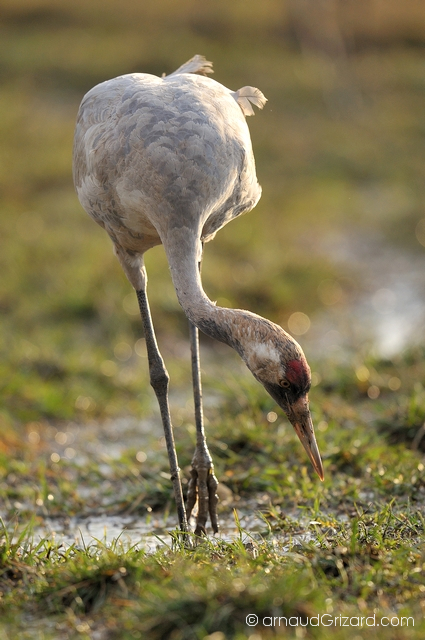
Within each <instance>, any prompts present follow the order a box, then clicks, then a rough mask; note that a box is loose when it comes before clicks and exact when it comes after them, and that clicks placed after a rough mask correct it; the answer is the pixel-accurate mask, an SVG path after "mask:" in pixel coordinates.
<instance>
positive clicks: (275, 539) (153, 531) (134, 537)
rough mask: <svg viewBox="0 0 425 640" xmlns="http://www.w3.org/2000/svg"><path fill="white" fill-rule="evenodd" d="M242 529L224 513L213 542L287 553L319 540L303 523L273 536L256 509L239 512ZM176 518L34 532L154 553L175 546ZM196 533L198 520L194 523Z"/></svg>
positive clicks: (68, 524) (87, 520)
mask: <svg viewBox="0 0 425 640" xmlns="http://www.w3.org/2000/svg"><path fill="white" fill-rule="evenodd" d="M238 519H239V526H238V525H237V524H236V522H235V518H234V515H233V513H231V512H230V510H229V513H227V514H221V515H220V518H219V522H220V533H219V534H218V535H217V536H214V537H213V539H215V540H217V539H222V540H225V541H227V542H231V541H232V540H236V539H242V541H243V542H244V543H245V544H246V543H249V542H253V543H254V544H255V542H259V541H262V540H264V539H267V540H268V541H269V542H270V543H271V544H273V545H274V546H275V547H277V548H279V550H280V551H281V552H282V553H285V552H286V551H288V550H289V548H290V547H291V546H292V545H293V544H296V543H305V542H310V541H311V540H314V539H315V537H316V536H315V532H314V530H312V529H311V528H310V529H309V524H315V523H314V522H312V523H309V522H306V524H305V526H302V525H301V524H300V526H299V530H297V532H296V533H294V534H291V535H289V534H286V533H285V534H284V533H279V532H277V533H273V534H272V535H269V533H268V529H267V526H266V524H265V523H264V521H263V520H262V518H261V517H260V516H259V514H258V511H256V510H255V509H254V508H252V509H251V508H249V507H246V508H243V509H241V510H238ZM176 524H177V521H176V516H174V514H172V515H171V516H166V515H165V514H161V513H159V514H155V515H153V516H148V517H134V516H125V515H124V516H123V515H95V516H88V517H83V518H82V517H75V518H69V519H67V518H46V519H45V520H44V523H43V526H41V527H38V528H37V529H36V530H35V532H34V539H35V542H38V541H39V540H40V539H42V538H46V539H48V540H50V541H52V542H54V543H55V544H57V545H62V546H64V547H70V546H71V545H75V546H76V547H78V548H88V547H90V546H91V545H92V544H93V543H95V544H97V543H98V542H99V541H100V542H101V543H103V544H105V545H107V546H110V545H118V546H120V547H121V548H123V549H124V550H125V549H129V548H130V547H137V548H138V549H143V550H144V551H146V552H153V551H155V550H156V549H158V548H159V547H162V546H165V547H171V546H172V538H171V535H170V533H169V532H170V531H173V530H175V529H176ZM191 526H192V530H193V529H194V526H195V521H194V519H192V521H191Z"/></svg>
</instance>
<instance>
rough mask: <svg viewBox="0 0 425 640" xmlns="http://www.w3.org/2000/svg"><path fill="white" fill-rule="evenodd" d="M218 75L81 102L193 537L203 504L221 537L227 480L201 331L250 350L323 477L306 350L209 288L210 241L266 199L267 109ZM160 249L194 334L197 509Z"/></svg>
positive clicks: (77, 162)
mask: <svg viewBox="0 0 425 640" xmlns="http://www.w3.org/2000/svg"><path fill="white" fill-rule="evenodd" d="M209 73H212V63H211V62H209V61H207V60H206V59H205V58H204V57H203V56H200V55H196V56H194V57H193V58H192V59H191V60H189V61H188V62H186V63H185V64H183V65H182V66H181V67H179V68H178V69H177V70H176V71H174V72H173V73H171V74H169V75H168V76H165V75H163V76H162V77H161V78H159V77H157V76H154V75H151V74H147V73H130V74H126V75H123V76H119V77H117V78H114V79H112V80H107V81H105V82H102V83H100V84H98V85H97V86H95V87H94V88H93V89H91V90H90V91H89V92H88V93H87V94H86V95H85V96H84V98H83V100H82V102H81V106H80V109H79V112H78V118H77V124H76V130H75V139H74V151H73V176H74V183H75V188H76V191H77V195H78V198H79V200H80V202H81V204H82V206H83V208H84V209H85V210H86V212H87V213H88V214H89V215H90V216H91V217H92V218H93V219H94V220H95V222H97V223H98V224H99V225H100V226H101V227H103V228H104V229H105V231H106V232H107V234H108V235H109V237H110V238H111V240H112V243H113V248H114V252H115V255H116V256H117V258H118V260H119V262H120V264H121V266H122V268H123V270H124V272H125V274H126V275H127V278H128V280H129V281H130V283H131V285H132V286H133V288H134V289H135V292H136V295H137V300H138V304H139V308H140V314H141V318H142V323H143V328H144V335H145V340H146V348H147V355H148V364H149V375H150V383H151V385H152V387H153V390H154V392H155V394H156V397H157V400H158V404H159V409H160V413H161V419H162V424H163V428H164V435H165V441H166V447H167V452H168V458H169V463H170V474H171V480H172V484H173V489H174V496H175V500H176V505H177V514H178V520H179V527H180V529H181V531H183V532H187V531H188V530H189V528H188V521H189V518H190V516H191V513H192V510H193V508H194V506H195V504H196V502H198V512H197V518H196V529H195V534H196V535H201V534H204V533H205V532H206V523H207V520H208V516H209V517H210V520H211V526H212V529H213V531H214V533H217V531H218V519H217V501H218V498H217V495H216V489H217V485H218V482H217V479H216V477H215V475H214V466H213V461H212V458H211V455H210V453H209V450H208V446H207V442H206V437H205V430H204V423H203V409H202V388H201V375H200V360H199V333H198V330H201V331H202V332H204V333H205V334H207V335H208V336H210V337H212V338H215V339H216V340H219V341H221V342H224V343H225V344H227V345H229V346H230V347H232V348H233V349H235V350H236V351H237V352H238V353H239V355H240V356H241V357H242V359H243V360H244V362H245V363H246V365H247V367H248V369H249V370H250V371H251V373H252V374H253V375H254V377H255V378H256V379H257V380H258V381H259V382H260V383H261V384H262V385H263V386H264V388H265V389H266V391H267V392H268V393H269V394H270V395H271V397H272V398H273V399H274V400H275V402H276V403H277V404H278V405H279V406H280V407H281V408H282V409H283V411H284V412H285V414H286V415H287V417H288V418H289V420H290V422H291V423H292V425H293V427H294V429H295V432H296V433H297V435H298V437H299V439H300V441H301V443H302V445H303V446H304V448H305V450H306V452H307V454H308V456H309V458H310V460H311V462H312V464H313V467H314V469H315V471H316V472H317V474H318V475H319V477H320V479H322V480H323V466H322V461H321V457H320V453H319V450H318V446H317V442H316V438H315V434H314V428H313V423H312V419H311V415H310V410H309V403H308V391H309V389H310V385H311V374H310V368H309V366H308V364H307V361H306V358H305V356H304V353H303V351H302V349H301V347H300V346H299V344H298V343H297V342H296V341H295V340H294V339H293V338H292V337H291V336H290V335H289V334H288V333H286V332H285V331H284V330H283V329H282V328H281V327H280V326H278V325H277V324H274V323H273V322H271V321H269V320H267V319H265V318H262V317H261V316H258V315H256V314H254V313H251V312H250V311H244V310H240V309H229V308H224V307H220V306H217V305H216V304H215V303H213V302H212V301H211V300H210V299H209V298H208V296H207V295H206V293H205V292H204V290H203V287H202V282H201V277H200V264H201V258H202V252H203V245H204V243H206V242H208V241H210V240H212V239H213V238H214V236H215V234H216V232H217V231H218V230H219V229H220V228H221V227H223V226H224V225H225V224H227V223H228V222H229V221H230V220H232V219H233V218H235V217H236V216H238V215H240V214H242V213H244V212H246V211H250V210H251V209H252V208H253V207H254V206H255V205H256V203H257V202H258V200H259V198H260V195H261V187H260V185H259V184H258V181H257V177H256V172H255V161H254V155H253V151H252V145H251V138H250V134H249V130H248V126H247V124H246V119H245V116H248V115H253V114H254V110H253V108H252V105H254V106H257V107H259V108H262V107H263V106H264V104H265V103H266V98H265V97H264V95H263V94H262V93H261V91H259V90H258V89H256V88H254V87H243V88H242V89H239V90H238V91H231V90H230V89H227V88H226V87H224V86H223V85H222V84H219V83H218V82H216V81H215V80H213V79H211V78H209V77H207V75H206V74H209ZM159 244H162V245H163V247H164V249H165V253H166V256H167V260H168V264H169V267H170V271H171V277H172V281H173V284H174V287H175V290H176V293H177V298H178V301H179V303H180V305H181V307H182V308H183V310H184V312H185V314H186V316H187V318H188V320H189V327H190V331H189V333H190V345H191V355H192V382H193V392H194V405H195V423H196V448H195V453H194V456H193V459H192V467H191V477H190V480H189V484H188V491H187V502H186V508H185V504H184V497H183V492H182V486H181V479H180V475H179V466H178V460H177V454H176V449H175V442H174V435H173V429H172V423H171V417H170V409H169V402H168V387H169V375H168V372H167V370H166V368H165V364H164V360H163V358H162V356H161V353H160V351H159V348H158V344H157V340H156V336H155V333H154V328H153V323H152V317H151V312H150V307H149V302H148V297H147V274H146V269H145V266H144V260H143V256H144V254H145V252H146V251H147V250H148V249H150V248H151V247H154V246H156V245H159Z"/></svg>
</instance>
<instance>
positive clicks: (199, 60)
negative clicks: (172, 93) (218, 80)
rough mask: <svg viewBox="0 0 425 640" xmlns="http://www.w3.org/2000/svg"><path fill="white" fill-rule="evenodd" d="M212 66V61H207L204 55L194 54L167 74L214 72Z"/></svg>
mask: <svg viewBox="0 0 425 640" xmlns="http://www.w3.org/2000/svg"><path fill="white" fill-rule="evenodd" d="M212 66H213V63H212V62H209V61H208V60H207V59H206V58H205V57H204V56H199V55H196V56H193V58H191V59H190V60H188V61H187V62H185V63H184V64H182V66H181V67H179V68H178V69H176V70H175V71H173V73H170V74H169V75H170V76H175V75H177V74H180V73H200V74H201V75H205V74H207V73H214V71H213V68H212Z"/></svg>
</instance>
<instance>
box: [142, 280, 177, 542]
mask: <svg viewBox="0 0 425 640" xmlns="http://www.w3.org/2000/svg"><path fill="white" fill-rule="evenodd" d="M136 294H137V300H138V302H139V308H140V314H141V316H142V322H143V328H144V332H145V340H146V348H147V352H148V362H149V376H150V383H151V385H152V387H153V390H154V391H155V395H156V397H157V399H158V404H159V409H160V412H161V418H162V425H163V427H164V435H165V442H166V445H167V452H168V459H169V462H170V473H171V481H172V483H173V489H174V496H175V500H176V504H177V514H178V519H179V526H180V529H181V531H183V532H188V531H189V527H188V524H187V518H186V510H185V507H184V499H183V491H182V486H181V481H180V474H179V471H180V469H179V465H178V461H177V453H176V447H175V443H174V435H173V427H172V424H171V417H170V408H169V404H168V383H169V379H170V378H169V375H168V372H167V369H166V368H165V364H164V360H163V359H162V356H161V354H160V352H159V349H158V344H157V341H156V337H155V332H154V328H153V323H152V317H151V312H150V308H149V302H148V297H147V294H146V285H145V287H144V288H143V289H141V290H139V291H136Z"/></svg>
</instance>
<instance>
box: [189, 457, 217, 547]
mask: <svg viewBox="0 0 425 640" xmlns="http://www.w3.org/2000/svg"><path fill="white" fill-rule="evenodd" d="M190 475H191V478H190V480H189V488H188V492H187V502H186V513H187V519H188V520H189V518H190V516H191V513H192V509H193V507H194V506H195V504H196V501H198V515H197V516H196V528H195V535H196V536H202V535H206V533H207V531H206V527H205V525H206V523H207V519H208V515H209V516H210V519H211V527H212V530H213V532H214V533H218V519H217V503H218V496H217V494H216V491H217V487H218V480H217V478H216V477H215V475H214V465H213V463H212V459H211V456H210V454H209V451H208V450H206V451H199V450H198V449H197V450H196V451H195V455H194V456H193V460H192V469H191V471H190Z"/></svg>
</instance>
